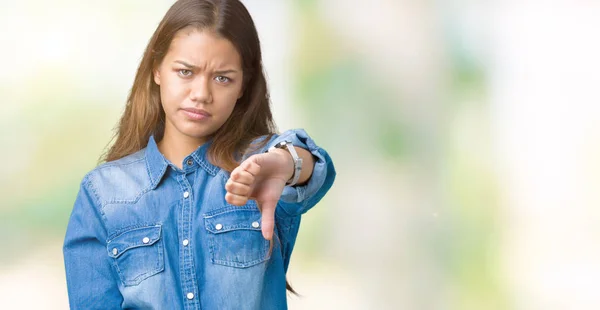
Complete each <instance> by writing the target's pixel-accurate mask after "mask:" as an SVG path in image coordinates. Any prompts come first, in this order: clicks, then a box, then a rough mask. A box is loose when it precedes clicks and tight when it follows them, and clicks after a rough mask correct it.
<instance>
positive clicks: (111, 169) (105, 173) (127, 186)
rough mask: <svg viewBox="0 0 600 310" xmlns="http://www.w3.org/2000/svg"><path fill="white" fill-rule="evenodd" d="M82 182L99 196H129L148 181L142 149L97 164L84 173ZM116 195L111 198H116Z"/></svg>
mask: <svg viewBox="0 0 600 310" xmlns="http://www.w3.org/2000/svg"><path fill="white" fill-rule="evenodd" d="M82 183H85V185H86V186H88V187H90V188H91V189H93V190H94V191H95V192H96V193H97V194H99V195H100V196H105V195H102V194H103V193H104V194H109V193H110V194H111V196H113V195H116V196H123V195H125V196H129V195H130V194H132V193H133V192H138V191H139V190H142V189H143V188H145V187H148V185H149V183H150V182H149V177H148V170H147V168H146V160H145V152H144V150H140V151H138V152H136V153H133V154H131V155H128V156H125V157H122V158H119V159H116V160H113V161H109V162H105V163H102V164H100V165H98V166H97V167H95V168H94V169H92V170H91V171H89V172H88V173H86V175H85V176H84V177H83V180H82ZM122 191H126V192H122ZM116 196H115V197H113V198H117V197H116ZM106 198H107V199H108V198H109V197H106ZM102 200H104V199H102ZM109 200H110V199H109Z"/></svg>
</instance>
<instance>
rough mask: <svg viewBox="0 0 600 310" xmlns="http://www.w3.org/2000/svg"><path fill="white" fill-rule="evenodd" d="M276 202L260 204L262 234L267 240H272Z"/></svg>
mask: <svg viewBox="0 0 600 310" xmlns="http://www.w3.org/2000/svg"><path fill="white" fill-rule="evenodd" d="M276 206H277V202H271V201H268V202H267V201H265V202H263V203H261V213H262V234H263V237H265V239H267V240H271V239H272V238H273V230H274V229H275V207H276Z"/></svg>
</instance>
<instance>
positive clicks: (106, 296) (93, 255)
mask: <svg viewBox="0 0 600 310" xmlns="http://www.w3.org/2000/svg"><path fill="white" fill-rule="evenodd" d="M99 206H100V204H99V202H98V201H97V197H96V196H95V193H94V190H93V187H92V184H91V183H90V181H89V178H88V177H87V176H86V177H85V178H84V179H83V181H82V182H81V187H80V190H79V193H78V195H77V199H76V200H75V206H74V207H73V211H72V213H71V218H70V219H69V225H68V226H67V233H66V236H65V242H64V245H63V254H64V259H65V271H66V275H67V289H68V292H69V304H70V306H71V309H121V304H122V301H123V297H122V296H121V293H120V292H119V289H118V285H117V283H118V282H117V281H118V278H117V277H116V275H115V274H114V271H113V268H112V267H111V262H110V258H109V256H108V253H107V250H106V239H107V238H106V229H105V227H104V224H103V220H102V215H101V212H100V210H99Z"/></svg>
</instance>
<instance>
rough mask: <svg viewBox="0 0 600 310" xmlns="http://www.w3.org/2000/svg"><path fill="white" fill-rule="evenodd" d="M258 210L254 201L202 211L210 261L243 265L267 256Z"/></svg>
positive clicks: (246, 265)
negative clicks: (243, 204) (207, 211)
mask: <svg viewBox="0 0 600 310" xmlns="http://www.w3.org/2000/svg"><path fill="white" fill-rule="evenodd" d="M260 218H261V214H260V211H259V210H258V208H257V206H256V202H254V201H253V200H250V201H249V202H248V204H247V205H245V206H241V207H238V206H227V207H225V208H222V209H218V210H214V211H211V212H209V213H207V214H205V215H204V226H205V228H206V231H207V232H208V244H209V251H210V257H211V262H212V263H214V264H219V265H225V266H230V267H238V268H247V267H250V266H254V265H257V264H259V263H262V262H264V261H266V260H268V259H269V258H270V252H269V241H268V240H266V239H265V238H264V237H263V235H262V232H261V220H260Z"/></svg>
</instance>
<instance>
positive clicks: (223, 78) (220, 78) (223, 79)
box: [215, 76, 230, 83]
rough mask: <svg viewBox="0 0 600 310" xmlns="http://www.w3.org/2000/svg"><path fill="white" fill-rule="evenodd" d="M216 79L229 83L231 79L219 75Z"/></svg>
mask: <svg viewBox="0 0 600 310" xmlns="http://www.w3.org/2000/svg"><path fill="white" fill-rule="evenodd" d="M215 80H216V81H217V82H219V83H228V82H229V81H230V79H229V78H228V77H226V76H217V77H215Z"/></svg>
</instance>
